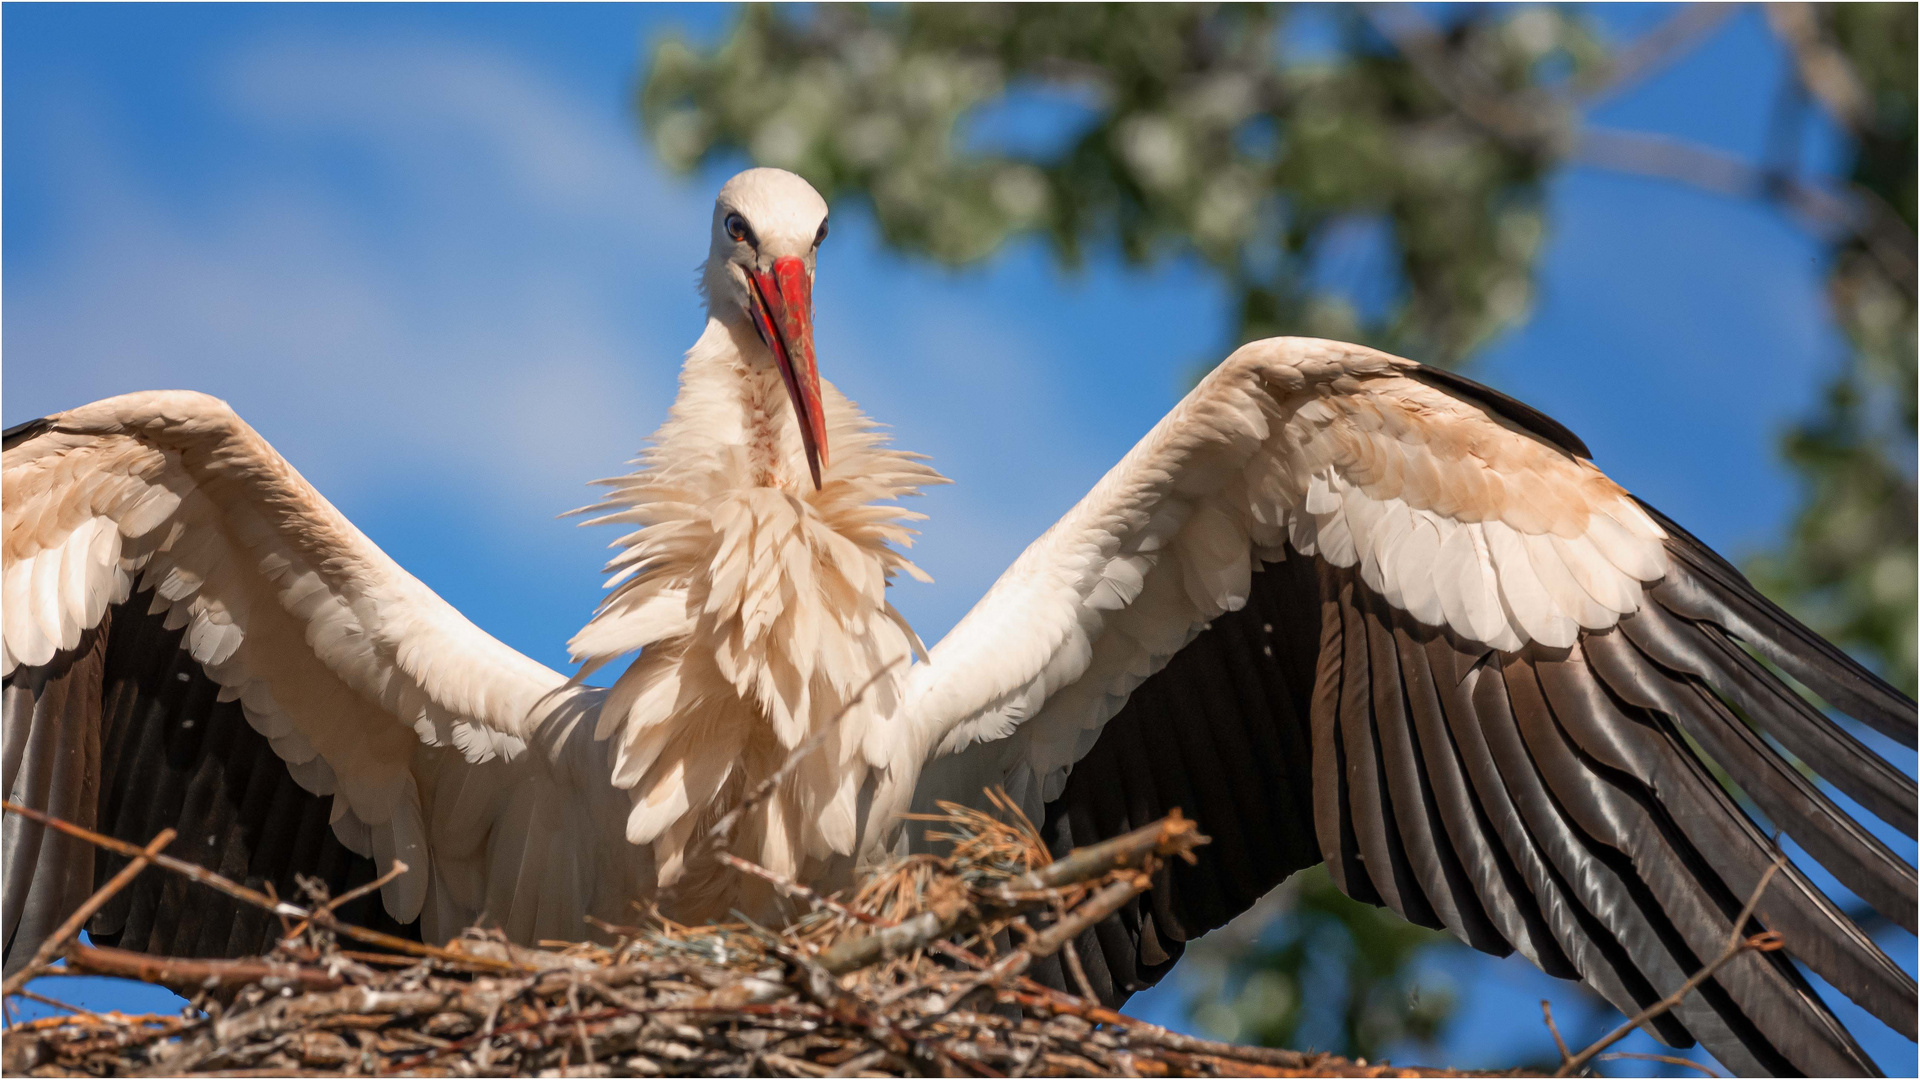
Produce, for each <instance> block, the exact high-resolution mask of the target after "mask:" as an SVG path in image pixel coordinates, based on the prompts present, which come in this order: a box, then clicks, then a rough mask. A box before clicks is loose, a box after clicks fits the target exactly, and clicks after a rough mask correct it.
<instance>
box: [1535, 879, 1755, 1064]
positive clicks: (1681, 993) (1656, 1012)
mask: <svg viewBox="0 0 1920 1080" xmlns="http://www.w3.org/2000/svg"><path fill="white" fill-rule="evenodd" d="M1786 864H1787V853H1786V852H1784V851H1783V852H1781V853H1780V854H1779V855H1777V856H1775V857H1774V860H1773V864H1772V865H1770V866H1768V867H1767V872H1766V873H1764V874H1761V875H1760V884H1758V885H1756V886H1754V888H1753V895H1751V896H1749V897H1747V903H1746V906H1745V907H1743V908H1741V909H1740V917H1739V918H1737V919H1735V920H1733V932H1732V933H1731V934H1730V935H1729V936H1728V940H1727V948H1726V951H1725V952H1722V953H1721V954H1720V955H1719V956H1717V957H1715V958H1714V960H1713V962H1712V963H1710V964H1708V965H1707V966H1705V967H1703V968H1701V969H1700V970H1699V971H1696V972H1694V973H1693V976H1692V977H1691V978H1689V979H1688V980H1687V981H1686V982H1683V983H1681V984H1680V988H1679V989H1678V990H1675V991H1674V992H1673V993H1671V994H1668V995H1667V996H1666V997H1663V998H1661V999H1660V1000H1659V1001H1656V1002H1654V1003H1653V1004H1651V1005H1649V1006H1647V1007H1646V1008H1644V1009H1642V1010H1640V1012H1639V1013H1638V1014H1636V1015H1635V1016H1634V1017H1633V1019H1631V1020H1628V1021H1627V1022H1626V1023H1624V1024H1621V1025H1620V1026H1619V1027H1617V1028H1614V1029H1613V1030H1612V1031H1609V1032H1607V1034H1606V1035H1604V1036H1602V1037H1601V1038H1600V1040H1599V1041H1598V1042H1596V1043H1594V1044H1593V1045H1592V1046H1589V1047H1587V1048H1586V1049H1585V1050H1582V1051H1580V1052H1579V1053H1578V1054H1575V1055H1574V1056H1573V1057H1572V1058H1570V1059H1569V1060H1567V1061H1564V1062H1561V1064H1560V1068H1559V1069H1557V1070H1555V1071H1554V1074H1553V1075H1555V1076H1573V1075H1574V1074H1576V1073H1578V1072H1579V1071H1580V1070H1581V1069H1583V1068H1585V1067H1586V1065H1587V1063H1588V1062H1590V1061H1592V1060H1593V1059H1594V1058H1596V1057H1598V1056H1599V1055H1600V1052H1601V1051H1602V1050H1605V1049H1606V1048H1607V1047H1609V1046H1612V1045H1613V1044H1614V1043H1617V1042H1619V1041H1620V1040H1621V1039H1624V1038H1626V1037H1627V1036H1628V1035H1631V1034H1633V1032H1634V1030H1635V1029H1636V1028H1639V1027H1640V1026H1641V1025H1643V1024H1646V1023H1647V1022H1649V1021H1651V1020H1652V1019H1653V1018H1654V1017H1657V1016H1660V1015H1662V1014H1663V1013H1665V1012H1667V1011H1668V1010H1670V1009H1672V1008H1673V1007H1674V1006H1676V1005H1678V1004H1680V1002H1681V1001H1682V1000H1683V999H1684V998H1685V997H1686V996H1687V995H1688V994H1691V993H1693V992H1694V990H1696V989H1698V988H1699V987H1700V985H1701V984H1702V983H1704V982H1706V981H1707V980H1708V979H1711V978H1713V975H1714V972H1716V971H1719V970H1720V969H1721V968H1723V967H1725V966H1727V965H1728V964H1729V963H1731V962H1732V961H1733V960H1734V958H1736V957H1738V956H1741V955H1742V954H1744V953H1749V952H1772V951H1773V950H1775V949H1778V948H1780V947H1781V946H1782V945H1785V944H1786V939H1785V938H1783V937H1781V936H1780V934H1779V932H1778V931H1775V930H1767V931H1764V932H1762V933H1758V934H1755V935H1753V936H1752V937H1741V936H1740V932H1741V930H1742V928H1744V927H1745V926H1746V925H1747V920H1748V919H1750V918H1752V917H1753V909H1754V908H1756V907H1758V906H1760V897H1761V894H1763V893H1765V892H1766V891H1767V885H1768V883H1770V882H1772V881H1773V875H1774V874H1776V873H1778V872H1779V871H1780V868H1781V867H1782V866H1785V865H1786Z"/></svg>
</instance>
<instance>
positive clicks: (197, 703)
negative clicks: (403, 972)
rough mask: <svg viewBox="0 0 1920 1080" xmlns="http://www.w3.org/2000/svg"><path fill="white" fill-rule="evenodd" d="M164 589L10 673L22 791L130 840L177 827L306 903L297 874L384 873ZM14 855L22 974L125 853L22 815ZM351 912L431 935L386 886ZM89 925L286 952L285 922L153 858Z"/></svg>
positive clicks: (9, 783)
mask: <svg viewBox="0 0 1920 1080" xmlns="http://www.w3.org/2000/svg"><path fill="white" fill-rule="evenodd" d="M151 601H152V594H151V593H150V592H142V593H139V594H137V595H135V596H134V597H133V598H132V599H130V600H129V601H127V602H126V603H123V604H117V605H115V606H114V607H113V608H112V609H111V610H110V611H109V612H108V615H107V618H106V619H105V620H104V621H103V622H102V625H101V627H100V629H98V630H95V631H90V632H89V633H88V634H87V635H86V637H85V638H84V639H83V641H82V643H81V645H80V647H79V648H78V649H76V650H75V652H74V653H70V654H61V655H60V656H57V657H56V658H55V659H54V661H53V663H52V664H50V665H48V666H47V667H45V668H23V669H20V670H18V671H16V672H15V673H14V674H13V675H11V676H9V677H8V678H7V686H6V703H5V724H6V745H7V761H6V790H7V792H8V798H9V799H12V800H14V801H17V802H22V803H25V804H26V805H29V806H34V807H38V808H42V809H45V810H47V811H48V812H50V813H52V814H54V815H55V816H57V817H62V818H66V819H67V820H70V821H74V822H77V823H79V824H83V825H87V826H89V827H92V828H95V829H97V830H98V831H100V832H103V833H106V834H107V835H109V836H114V837H117V838H119V839H121V840H126V841H128V842H130V843H136V844H142V845H144V844H145V843H147V841H149V840H151V839H153V837H154V835H155V834H156V833H158V832H159V831H160V830H161V829H163V828H168V827H172V828H173V829H175V830H177V831H178V832H179V834H180V835H179V838H178V839H176V840H175V841H174V842H173V844H172V845H171V846H170V847H169V848H168V853H169V854H172V855H175V856H177V857H179V858H183V859H187V860H189V861H191V862H194V863H197V864H199V865H201V866H204V867H207V868H208V869H210V870H214V871H217V872H219V873H220V874H223V875H225V876H226V877H229V878H231V879H233V880H234V881H238V882H241V883H242V884H245V885H248V886H250V887H252V888H255V889H261V890H264V889H265V887H266V886H267V885H269V884H270V885H271V886H272V887H273V889H274V890H275V891H276V892H277V893H278V895H280V896H284V897H288V898H290V899H295V900H296V901H304V899H305V894H304V893H303V892H302V891H301V890H300V888H299V885H298V883H297V881H296V876H297V875H306V876H308V877H315V878H319V879H320V880H322V881H323V882H325V884H326V885H327V888H328V890H329V891H330V893H332V894H333V895H338V894H340V893H341V892H344V891H346V890H347V889H350V888H353V887H354V886H356V885H359V884H362V883H364V882H367V881H371V880H373V877H374V865H373V860H372V859H369V858H366V857H364V856H360V855H356V854H354V853H353V852H352V851H349V850H348V849H347V848H346V847H344V846H343V845H342V844H341V843H340V841H339V840H338V839H337V838H335V836H334V834H333V828H332V826H331V825H330V823H329V817H330V814H331V811H332V802H333V800H332V799H331V798H330V797H325V796H318V795H313V794H310V793H308V792H307V791H305V790H304V789H302V788H301V787H300V786H299V785H298V784H297V783H295V782H294V780H293V777H292V776H291V775H289V774H288V772H287V768H286V766H285V765H284V764H283V763H282V762H281V761H280V758H279V757H278V756H277V755H275V754H274V752H273V747H272V746H271V745H270V744H269V743H268V742H267V740H266V738H265V737H264V736H262V735H261V734H260V733H258V732H256V731H255V730H254V729H253V727H252V726H251V725H249V724H248V723H247V720H246V716H245V715H244V713H243V712H242V709H241V705H240V703H239V702H238V701H224V702H223V701H220V700H219V697H218V695H219V687H218V686H217V685H215V684H214V682H213V681H212V680H211V679H209V678H207V676H206V674H205V672H203V671H202V670H201V668H200V665H199V664H198V663H197V662H196V661H194V659H193V658H192V656H191V655H190V654H189V653H188V652H187V651H186V649H185V648H183V647H182V638H183V636H184V634H185V630H184V629H176V630H169V629H167V628H166V625H165V623H166V618H165V616H164V615H155V614H149V613H148V608H149V606H150V604H151ZM29 731H30V732H31V734H27V733H28V732H29ZM16 736H22V737H19V738H16ZM16 748H19V750H20V753H19V757H20V762H19V764H18V765H17V766H16V761H15V753H16ZM62 768H64V769H65V771H64V772H63V771H62ZM76 776H77V777H81V778H84V782H76V780H75V779H73V778H74V777H76ZM5 858H6V871H7V874H6V881H7V888H6V892H5V917H6V922H5V930H6V963H7V970H8V971H12V970H13V968H14V966H15V965H17V964H19V963H23V962H24V961H25V960H26V958H27V957H28V956H30V955H32V953H33V950H34V948H35V947H36V946H37V945H38V943H39V941H40V940H41V939H42V938H43V937H44V936H45V935H46V934H47V933H49V932H51V931H52V930H53V928H54V927H55V926H57V925H58V924H59V922H60V920H61V919H63V918H65V917H66V915H67V914H68V913H69V912H70V911H72V910H73V908H74V907H75V906H76V905H77V904H78V903H79V902H80V901H81V900H83V899H85V898H86V897H87V895H89V894H90V893H91V892H92V891H93V889H94V888H95V885H96V883H98V882H102V881H105V880H106V879H107V878H108V877H110V876H112V875H113V874H114V873H115V872H117V871H118V870H119V868H120V867H121V866H123V865H125V862H126V860H125V859H124V857H122V856H118V855H113V854H109V853H106V852H95V851H94V849H92V848H90V847H88V846H87V845H85V844H82V843H80V842H79V841H71V840H67V839H65V838H63V837H60V836H58V835H57V834H54V835H50V836H49V835H46V834H45V830H43V829H41V828H40V827H39V826H35V825H31V824H29V823H28V822H26V820H25V819H24V818H20V817H18V816H17V815H8V817H7V819H6V856H5ZM341 914H342V916H343V917H345V918H346V919H347V920H348V921H350V922H355V923H358V924H360V925H362V926H368V927H373V928H376V929H382V930H386V931H388V932H389V933H399V934H401V935H403V936H408V937H413V938H418V936H419V933H418V924H417V923H410V924H407V925H406V926H404V927H403V926H399V925H397V924H395V923H394V921H393V919H392V918H391V917H390V916H388V915H387V914H386V909H385V908H384V907H383V906H382V905H381V903H380V898H379V896H378V894H374V895H371V896H367V897H363V898H361V899H360V900H357V901H353V902H351V903H349V904H347V905H345V906H343V907H342V908H341ZM87 931H88V933H89V935H90V936H91V937H92V938H93V940H95V941H97V942H99V943H100V944H103V945H116V946H119V947H121V948H127V949H135V950H142V951H148V952H155V953H162V954H166V955H171V956H244V955H257V954H260V953H263V952H266V951H267V950H269V949H271V948H272V947H273V944H274V942H275V940H276V939H277V938H278V936H279V932H280V924H279V921H278V920H277V919H275V918H274V917H273V916H272V915H270V914H269V913H267V912H265V911H262V910H260V909H258V908H254V907H251V906H249V905H246V904H242V903H241V902H239V901H237V900H233V899H231V898H229V897H227V896H225V895H224V894H221V893H218V892H215V891H213V890H212V889H209V888H207V887H206V886H203V885H199V884H195V883H192V882H189V881H187V880H186V879H185V878H182V877H179V876H178V875H173V874H167V873H164V872H162V871H159V870H149V871H147V872H146V873H144V874H142V875H141V876H140V877H139V878H137V879H135V881H134V883H133V884H132V885H130V886H129V887H127V888H126V889H123V890H122V891H121V892H120V893H119V894H117V895H116V896H115V897H114V898H113V899H112V900H111V901H110V902H109V903H108V904H107V905H106V906H105V907H104V908H102V909H101V910H100V912H99V913H98V914H96V915H95V916H94V917H93V919H92V920H90V921H89V923H88V924H87Z"/></svg>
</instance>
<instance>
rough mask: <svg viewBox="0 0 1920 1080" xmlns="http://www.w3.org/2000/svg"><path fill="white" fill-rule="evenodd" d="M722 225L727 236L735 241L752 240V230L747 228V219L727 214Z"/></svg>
mask: <svg viewBox="0 0 1920 1080" xmlns="http://www.w3.org/2000/svg"><path fill="white" fill-rule="evenodd" d="M722 224H723V225H724V226H725V227H726V230H727V235H728V236H731V237H733V238H734V239H735V240H751V239H752V238H753V230H752V229H749V228H747V219H746V218H743V217H741V216H740V215H739V214H728V215H727V218H726V220H725V221H724V222H722Z"/></svg>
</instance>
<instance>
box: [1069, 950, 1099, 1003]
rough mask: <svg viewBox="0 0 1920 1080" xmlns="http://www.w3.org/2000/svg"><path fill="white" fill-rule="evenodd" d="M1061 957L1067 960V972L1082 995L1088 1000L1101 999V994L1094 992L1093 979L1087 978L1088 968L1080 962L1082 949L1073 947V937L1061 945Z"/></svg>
mask: <svg viewBox="0 0 1920 1080" xmlns="http://www.w3.org/2000/svg"><path fill="white" fill-rule="evenodd" d="M1060 958H1061V959H1062V960H1065V961H1066V963H1067V973H1068V974H1069V975H1072V976H1073V985H1074V986H1075V987H1077V988H1078V989H1079V991H1080V994H1081V996H1082V997H1085V998H1086V999H1087V1000H1088V1001H1098V1000H1100V995H1099V994H1096V993H1094V992H1093V980H1091V979H1089V978H1087V969H1086V968H1085V967H1084V966H1082V965H1081V963H1080V950H1079V949H1076V948H1074V947H1073V941H1072V940H1071V939H1069V940H1068V941H1067V943H1066V944H1065V945H1062V946H1061V947H1060Z"/></svg>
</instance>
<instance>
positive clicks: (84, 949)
mask: <svg viewBox="0 0 1920 1080" xmlns="http://www.w3.org/2000/svg"><path fill="white" fill-rule="evenodd" d="M67 967H68V969H69V970H71V971H73V972H74V973H75V974H79V973H82V972H85V973H88V974H93V975H115V976H118V977H120V978H123V979H137V980H139V981H140V982H149V983H156V984H158V985H160V986H164V987H166V988H167V989H169V990H174V991H186V992H189V993H192V992H196V991H200V990H219V989H226V988H229V987H236V986H248V985H251V984H253V983H271V984H277V985H283V986H299V987H301V988H302V989H306V990H335V989H338V988H340V987H341V986H344V985H346V980H344V979H342V978H341V977H340V976H338V975H333V974H329V973H328V972H327V971H326V970H325V969H323V968H314V967H304V966H302V965H299V964H284V963H275V962H273V961H270V960H184V959H175V958H173V957H166V956H149V955H147V954H146V953H137V952H130V951H128V950H126V949H113V948H107V947H105V946H100V945H75V946H73V947H72V948H71V949H69V950H67Z"/></svg>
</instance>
